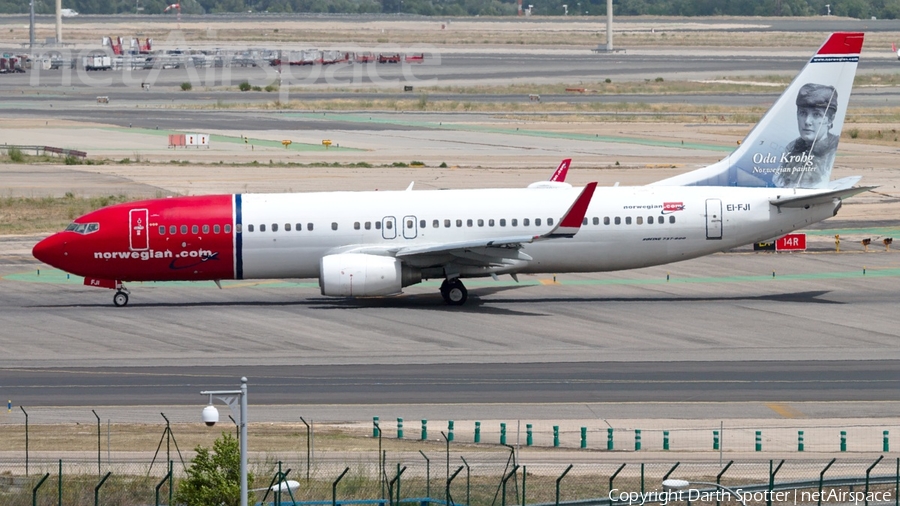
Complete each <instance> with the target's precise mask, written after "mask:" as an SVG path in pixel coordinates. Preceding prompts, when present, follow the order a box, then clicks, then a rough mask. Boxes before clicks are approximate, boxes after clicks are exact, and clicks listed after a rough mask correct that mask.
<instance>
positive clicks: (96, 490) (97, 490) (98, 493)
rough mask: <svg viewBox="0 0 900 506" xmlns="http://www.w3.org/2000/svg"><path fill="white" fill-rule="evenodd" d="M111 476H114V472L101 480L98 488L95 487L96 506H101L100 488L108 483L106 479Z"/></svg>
mask: <svg viewBox="0 0 900 506" xmlns="http://www.w3.org/2000/svg"><path fill="white" fill-rule="evenodd" d="M111 474H112V471H109V472H107V473H106V476H104V477H103V479H102V480H100V483H98V484H97V486H96V487H94V506H99V504H100V487H102V486H103V484H104V483H106V479H107V478H109V475H111Z"/></svg>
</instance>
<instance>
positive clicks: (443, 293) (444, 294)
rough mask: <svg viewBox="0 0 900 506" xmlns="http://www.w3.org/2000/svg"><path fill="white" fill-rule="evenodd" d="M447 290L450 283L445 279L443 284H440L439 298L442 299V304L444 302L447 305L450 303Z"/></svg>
mask: <svg viewBox="0 0 900 506" xmlns="http://www.w3.org/2000/svg"><path fill="white" fill-rule="evenodd" d="M449 290H450V282H449V281H447V280H446V279H445V280H444V282H443V283H441V297H443V298H444V302H446V303H447V304H449V303H450V296H449V294H448V291H449Z"/></svg>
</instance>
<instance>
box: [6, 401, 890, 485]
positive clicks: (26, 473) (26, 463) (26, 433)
mask: <svg viewBox="0 0 900 506" xmlns="http://www.w3.org/2000/svg"><path fill="white" fill-rule="evenodd" d="M19 409H21V410H22V413H25V476H28V412H27V411H25V408H23V407H22V406H19ZM885 433H887V431H885Z"/></svg>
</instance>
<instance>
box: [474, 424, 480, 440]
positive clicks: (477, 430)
mask: <svg viewBox="0 0 900 506" xmlns="http://www.w3.org/2000/svg"><path fill="white" fill-rule="evenodd" d="M475 442H476V443H480V442H481V422H475Z"/></svg>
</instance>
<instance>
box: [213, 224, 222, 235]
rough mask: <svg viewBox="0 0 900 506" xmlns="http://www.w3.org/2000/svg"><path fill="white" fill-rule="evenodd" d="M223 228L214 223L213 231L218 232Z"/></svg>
mask: <svg viewBox="0 0 900 506" xmlns="http://www.w3.org/2000/svg"><path fill="white" fill-rule="evenodd" d="M221 230H222V229H221V228H220V227H219V226H218V225H213V233H214V234H218V233H219V232H220V231H221Z"/></svg>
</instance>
